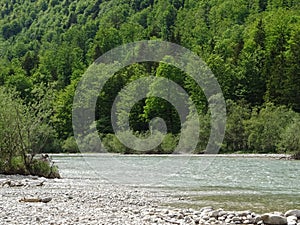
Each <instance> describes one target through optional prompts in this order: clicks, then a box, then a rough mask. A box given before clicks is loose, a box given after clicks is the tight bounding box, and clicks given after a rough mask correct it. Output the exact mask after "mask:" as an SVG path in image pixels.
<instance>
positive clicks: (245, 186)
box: [52, 154, 300, 213]
mask: <svg viewBox="0 0 300 225" xmlns="http://www.w3.org/2000/svg"><path fill="white" fill-rule="evenodd" d="M52 157H53V159H54V161H55V163H56V164H57V165H58V167H59V169H60V173H61V175H62V177H64V178H65V179H83V180H84V179H93V180H97V181H99V182H110V183H117V184H120V185H129V186H133V187H134V188H144V189H147V190H149V191H155V192H159V193H161V195H162V196H168V197H170V201H169V202H166V203H165V204H166V205H171V206H176V207H188V208H195V209H198V208H201V207H203V206H208V205H210V206H213V207H214V208H224V209H225V210H248V209H250V210H253V211H255V212H258V213H263V212H271V211H282V212H284V211H286V210H288V209H293V208H300V179H299V175H300V161H289V160H277V159H274V158H260V157H258V158H251V157H249V158H248V157H213V156H192V155H189V156H178V155H171V156H166V155H165V156H157V155H155V156H153V155H152V156H146V155H140V156H138V155H109V154H108V155H105V154H87V155H83V156H82V155H53V156H52Z"/></svg>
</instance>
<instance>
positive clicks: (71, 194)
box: [0, 176, 300, 225]
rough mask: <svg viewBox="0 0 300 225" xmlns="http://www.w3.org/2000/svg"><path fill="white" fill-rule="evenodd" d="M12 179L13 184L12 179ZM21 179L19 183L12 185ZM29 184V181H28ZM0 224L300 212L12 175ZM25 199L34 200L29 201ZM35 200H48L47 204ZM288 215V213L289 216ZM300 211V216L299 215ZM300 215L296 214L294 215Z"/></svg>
mask: <svg viewBox="0 0 300 225" xmlns="http://www.w3.org/2000/svg"><path fill="white" fill-rule="evenodd" d="M7 181H10V182H7ZM8 183H15V184H18V185H12V186H11V185H9V184H8ZM22 184H23V185H22ZM0 195H1V198H0V218H1V219H0V224H1V225H2V224H3V225H4V224H53V225H56V224H107V225H110V224H118V225H121V224H122V225H124V224H128V225H148V224H149V225H150V224H152V225H153V224H167V225H168V224H187V225H188V224H205V225H208V224H259V225H263V224H265V223H264V221H265V222H269V223H270V224H275V222H276V223H277V224H287V223H288V222H289V223H288V224H289V225H300V211H297V212H296V213H293V212H292V213H288V214H287V213H285V212H282V213H278V212H277V213H275V214H266V215H259V214H256V213H254V212H251V211H237V212H233V211H225V210H226V209H224V210H222V209H213V208H212V207H205V208H202V209H200V210H195V209H183V208H174V207H168V206H163V204H164V203H165V202H168V201H169V199H168V198H169V197H168V196H164V195H161V193H159V192H150V191H147V190H145V189H143V188H136V187H128V186H123V185H114V184H110V183H106V182H99V180H92V179H68V178H65V179H53V180H48V179H44V178H35V177H19V176H6V177H2V178H1V179H0ZM24 199H27V200H31V202H26V201H24ZM33 199H48V200H50V201H48V202H47V203H43V202H42V201H33ZM284 213H285V215H284ZM297 213H298V214H297ZM294 214H295V215H296V217H295V216H294Z"/></svg>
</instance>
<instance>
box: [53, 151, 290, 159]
mask: <svg viewBox="0 0 300 225" xmlns="http://www.w3.org/2000/svg"><path fill="white" fill-rule="evenodd" d="M47 154H48V155H49V156H52V157H67V156H70V157H81V156H82V157H93V156H100V155H101V156H122V157H139V156H143V157H145V156H147V157H204V158H205V157H218V158H219V157H220V158H267V159H285V160H290V159H291V157H292V155H291V154H273V153H272V154H271V153H263V154H262V153H261V154H258V153H241V154H239V153H230V154H121V153H95V152H91V153H80V152H79V153H47Z"/></svg>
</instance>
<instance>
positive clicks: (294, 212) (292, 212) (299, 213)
mask: <svg viewBox="0 0 300 225" xmlns="http://www.w3.org/2000/svg"><path fill="white" fill-rule="evenodd" d="M284 216H286V217H288V216H296V217H297V218H300V210H298V209H292V210H289V211H287V212H286V213H285V214H284Z"/></svg>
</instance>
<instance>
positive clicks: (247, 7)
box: [0, 0, 300, 165]
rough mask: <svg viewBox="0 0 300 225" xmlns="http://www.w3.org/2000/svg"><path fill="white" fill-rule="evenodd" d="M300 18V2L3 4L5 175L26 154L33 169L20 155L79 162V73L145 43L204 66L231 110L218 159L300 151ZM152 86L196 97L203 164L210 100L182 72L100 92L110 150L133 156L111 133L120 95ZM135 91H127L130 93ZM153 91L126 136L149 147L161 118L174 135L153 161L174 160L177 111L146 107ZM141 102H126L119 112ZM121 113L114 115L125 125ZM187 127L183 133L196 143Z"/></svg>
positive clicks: (0, 78) (153, 101) (156, 69)
mask: <svg viewBox="0 0 300 225" xmlns="http://www.w3.org/2000/svg"><path fill="white" fill-rule="evenodd" d="M299 9H300V4H299V1H291V0H284V1H283V0H282V1H279V0H268V1H264V0H256V1H247V0H241V1H238V2H237V1H235V0H214V1H208V0H189V1H182V0H172V1H164V0H157V1H153V0H139V1H137V0H124V1H119V0H111V1H100V0H86V1H83V0H74V1H68V0H64V1H58V0H51V1H45V0H39V1H32V0H14V1H9V0H3V1H1V3H0V87H1V89H0V97H1V102H0V107H1V108H0V112H1V113H0V128H1V129H0V137H1V139H0V150H1V156H2V155H3V157H1V158H3V159H4V161H0V165H1V163H2V164H3V163H4V162H6V161H7V160H8V161H11V160H12V159H13V158H14V157H18V156H19V155H23V156H22V157H23V158H24V160H26V159H25V156H24V155H25V154H24V153H25V152H26V153H27V154H28V153H29V154H32V155H35V154H36V153H39V152H41V151H43V152H45V151H47V152H60V151H71V152H77V151H78V150H77V148H76V144H75V141H74V140H73V138H72V135H73V130H72V120H71V118H72V116H71V111H72V107H73V105H72V104H73V96H74V91H75V89H76V85H77V83H78V81H79V79H80V78H81V76H82V74H83V73H84V72H85V70H86V69H87V68H88V66H89V65H90V64H91V63H92V62H93V61H94V60H96V59H97V58H98V57H99V56H101V55H102V54H103V53H105V52H107V51H109V50H111V49H112V48H114V47H116V46H118V45H121V44H124V43H129V42H132V41H139V40H145V39H146V40H151V39H161V40H166V41H171V42H174V43H176V44H179V45H182V46H185V47H187V48H189V49H190V50H192V51H193V52H195V53H196V54H198V55H199V56H200V57H201V58H202V59H203V60H204V61H205V62H206V63H207V64H208V66H209V67H210V69H211V70H212V72H213V73H214V75H215V76H216V78H217V79H218V81H219V83H220V85H221V88H222V90H223V93H224V96H225V98H226V100H227V104H228V121H227V131H226V135H225V141H224V143H223V145H222V151H224V152H234V151H249V152H252V151H256V152H269V151H270V152H277V151H289V150H288V149H296V147H295V145H296V144H294V143H297V142H296V139H297V135H295V137H292V135H291V133H292V130H296V129H297V126H296V125H293V124H297V119H295V115H296V114H295V113H293V112H292V110H293V111H294V112H297V113H299V112H300V97H299V96H300V93H299V92H300V89H299V86H300V72H299V71H300V68H299V65H300V64H299V57H300V30H299V27H300V10H299ZM139 51H141V49H139ZM170 60H172V59H170ZM148 76H156V77H164V78H168V79H171V80H172V81H174V82H176V83H177V84H179V85H180V86H181V87H182V88H183V89H184V90H185V91H186V92H187V93H188V94H189V96H190V97H191V99H192V100H193V102H194V103H195V104H196V108H197V110H198V113H199V121H200V124H201V126H200V128H199V129H200V136H199V139H200V140H199V144H198V147H197V149H196V153H198V152H202V151H203V150H204V149H205V146H206V142H207V140H208V137H209V132H210V114H209V109H208V104H207V100H206V98H205V96H204V93H203V90H202V89H201V88H199V87H198V85H197V84H196V83H195V82H194V81H193V80H192V79H191V78H190V77H189V76H188V75H187V74H184V73H183V72H182V71H180V70H179V69H177V68H175V67H172V66H170V65H168V64H165V63H155V62H145V63H138V64H134V65H131V66H128V67H127V68H124V69H122V70H121V71H118V72H117V73H116V74H115V75H114V76H113V77H112V78H111V79H110V80H109V81H108V82H107V83H106V84H105V87H104V88H103V90H102V91H101V93H99V98H98V102H97V106H96V120H97V121H96V123H97V129H98V132H99V133H100V136H101V137H103V142H104V143H105V144H106V145H107V146H108V149H109V151H116V152H122V153H130V152H131V150H129V149H127V148H124V146H122V144H121V143H119V141H118V140H117V139H116V138H115V136H114V135H113V134H112V133H113V129H112V125H111V108H112V104H113V102H114V99H115V98H116V96H117V95H118V93H119V92H120V91H121V90H122V88H123V87H124V86H126V85H127V84H129V83H130V82H132V81H134V80H136V79H138V78H141V77H148ZM41 84H43V85H42V86H46V87H48V88H47V89H46V90H47V92H49V93H48V94H47V95H46V92H45V89H43V88H41ZM155 85H157V86H158V87H160V86H159V85H160V84H155ZM4 87H5V88H10V89H13V90H15V91H13V92H11V91H6V89H5V88H4ZM138 88H139V87H132V86H131V89H132V91H133V93H134V91H136V90H138ZM148 88H149V92H148V95H147V96H148V97H147V98H144V99H142V100H140V101H139V102H136V103H135V105H134V106H133V108H132V110H131V111H130V115H129V122H130V127H131V128H132V130H133V131H134V132H138V134H137V136H141V137H143V136H144V135H145V134H147V131H148V130H149V126H148V124H147V123H148V122H149V121H151V120H152V119H153V118H155V117H162V118H164V119H165V121H166V124H167V127H168V132H169V134H168V135H167V137H166V140H165V142H164V144H162V146H165V145H166V146H168V147H166V146H165V147H166V148H165V149H166V150H163V149H161V147H162V146H159V147H158V148H160V149H156V150H155V151H154V152H164V151H166V152H170V149H171V148H173V147H174V144H175V143H177V140H178V138H180V134H179V133H180V131H181V123H180V121H179V117H178V115H177V112H176V110H175V108H174V107H173V106H172V105H171V104H169V103H167V102H166V101H164V100H163V99H161V98H155V97H150V96H151V95H155V94H159V92H160V91H161V90H159V88H158V89H156V90H155V89H154V88H153V87H148ZM42 89H43V90H42ZM155 92H156V93H155ZM44 95H45V96H47V97H46V98H48V100H47V101H44V98H43V97H42V96H44ZM49 96H53V97H54V98H52V97H51V98H50V97H49ZM134 97H135V96H134V94H133V95H124V94H120V98H121V99H122V101H124V103H123V104H124V105H126V104H128V103H130V102H131V101H132V99H133V98H134ZM171 97H172V96H171ZM41 102H44V104H40V103H41ZM118 106H119V107H118V108H119V110H118V111H117V116H118V117H119V118H124V117H126V116H127V115H126V112H125V110H124V108H122V103H120V105H118ZM39 109H41V110H39ZM290 109H291V110H290ZM33 115H36V116H33ZM120 121H122V120H120ZM40 125H41V126H40ZM189 126H190V127H189ZM192 126H193V124H190V125H186V127H185V129H188V132H193V127H192ZM25 134H26V135H25ZM93 140H94V137H91V136H89V137H86V140H85V141H86V142H87V143H88V144H87V149H88V150H89V151H98V150H95V148H94V147H93V146H94V145H95V143H92V142H93ZM187 142H188V141H187ZM89 146H90V147H89ZM170 146H172V147H170ZM11 149H14V151H12V150H11ZM99 151H101V150H99Z"/></svg>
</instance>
